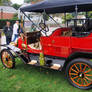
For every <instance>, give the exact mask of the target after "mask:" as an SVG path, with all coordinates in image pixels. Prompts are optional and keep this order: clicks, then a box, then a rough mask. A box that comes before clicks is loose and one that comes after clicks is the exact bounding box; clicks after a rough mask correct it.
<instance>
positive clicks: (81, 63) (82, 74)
mask: <svg viewBox="0 0 92 92" xmlns="http://www.w3.org/2000/svg"><path fill="white" fill-rule="evenodd" d="M66 75H67V78H68V80H69V82H70V83H71V84H72V85H73V86H74V87H77V88H80V89H90V88H92V62H91V61H89V60H88V59H81V58H79V59H75V60H73V61H71V62H70V63H69V64H68V65H67V67H66Z"/></svg>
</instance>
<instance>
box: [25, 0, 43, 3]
mask: <svg viewBox="0 0 92 92" xmlns="http://www.w3.org/2000/svg"><path fill="white" fill-rule="evenodd" d="M38 1H42V0H24V2H26V3H30V2H38Z"/></svg>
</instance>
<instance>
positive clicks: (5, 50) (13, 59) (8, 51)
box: [0, 49, 15, 69]
mask: <svg viewBox="0 0 92 92" xmlns="http://www.w3.org/2000/svg"><path fill="white" fill-rule="evenodd" d="M3 52H7V53H8V54H9V55H10V56H11V58H12V62H13V64H12V67H10V68H9V67H7V66H6V65H5V64H4V62H3V59H2V54H3ZM0 57H1V62H2V64H3V65H4V67H5V68H8V69H13V68H15V58H14V56H13V54H12V53H11V52H10V50H8V49H3V50H2V51H1V55H0Z"/></svg>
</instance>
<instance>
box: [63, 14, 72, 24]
mask: <svg viewBox="0 0 92 92" xmlns="http://www.w3.org/2000/svg"><path fill="white" fill-rule="evenodd" d="M72 18H73V15H72V14H69V13H67V14H66V20H69V19H72ZM62 19H63V23H65V22H66V21H65V16H63V17H62Z"/></svg>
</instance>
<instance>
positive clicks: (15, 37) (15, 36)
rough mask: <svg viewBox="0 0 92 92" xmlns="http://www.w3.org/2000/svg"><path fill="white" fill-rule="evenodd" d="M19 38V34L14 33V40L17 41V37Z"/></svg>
mask: <svg viewBox="0 0 92 92" xmlns="http://www.w3.org/2000/svg"><path fill="white" fill-rule="evenodd" d="M17 38H18V35H16V34H15V35H14V40H13V42H15V41H16V39H17Z"/></svg>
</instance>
